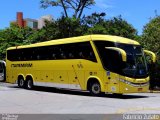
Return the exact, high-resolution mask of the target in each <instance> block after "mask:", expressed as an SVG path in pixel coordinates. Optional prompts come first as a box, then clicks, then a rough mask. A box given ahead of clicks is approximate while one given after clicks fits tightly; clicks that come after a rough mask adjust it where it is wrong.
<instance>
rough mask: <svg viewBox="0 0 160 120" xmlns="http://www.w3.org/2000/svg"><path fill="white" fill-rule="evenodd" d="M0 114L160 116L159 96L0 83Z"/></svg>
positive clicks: (157, 94)
mask: <svg viewBox="0 0 160 120" xmlns="http://www.w3.org/2000/svg"><path fill="white" fill-rule="evenodd" d="M0 113H9V114H12V113H14V114H15V113H16V114H124V113H125V114H128V113H143V114H144V113H145V114H146V113H148V114H151V113H152V114H160V93H140V94H127V95H123V96H117V95H112V94H108V95H103V96H100V97H93V96H90V95H89V93H87V92H78V91H67V90H58V89H54V88H44V87H36V88H35V89H34V90H25V89H20V88H18V87H17V85H12V84H8V83H0Z"/></svg>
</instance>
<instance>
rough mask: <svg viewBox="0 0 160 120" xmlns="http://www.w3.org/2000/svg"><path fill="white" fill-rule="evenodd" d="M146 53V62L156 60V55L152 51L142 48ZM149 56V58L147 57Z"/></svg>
mask: <svg viewBox="0 0 160 120" xmlns="http://www.w3.org/2000/svg"><path fill="white" fill-rule="evenodd" d="M143 51H144V53H145V54H146V57H147V56H148V59H147V62H148V63H155V62H156V55H155V53H153V52H152V51H149V50H143ZM149 57H150V58H149Z"/></svg>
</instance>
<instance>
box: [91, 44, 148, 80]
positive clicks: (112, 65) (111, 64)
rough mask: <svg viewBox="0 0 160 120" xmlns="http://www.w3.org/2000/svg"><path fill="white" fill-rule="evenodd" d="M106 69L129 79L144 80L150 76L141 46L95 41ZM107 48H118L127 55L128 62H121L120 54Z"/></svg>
mask: <svg viewBox="0 0 160 120" xmlns="http://www.w3.org/2000/svg"><path fill="white" fill-rule="evenodd" d="M94 44H95V46H96V49H97V51H98V54H99V56H100V59H101V62H102V64H103V67H104V69H106V70H107V71H112V72H114V73H118V74H121V75H124V76H127V77H134V78H142V77H147V76H148V70H147V65H146V60H145V57H144V53H143V50H142V48H141V46H140V45H131V44H122V43H114V42H110V41H94ZM105 47H118V48H121V49H123V50H124V51H125V52H126V53H127V62H121V60H120V59H119V57H118V56H119V55H118V53H117V54H116V52H115V51H111V50H107V49H105Z"/></svg>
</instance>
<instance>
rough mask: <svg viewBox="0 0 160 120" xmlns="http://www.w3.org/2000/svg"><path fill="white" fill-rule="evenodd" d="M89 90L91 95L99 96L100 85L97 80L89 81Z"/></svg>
mask: <svg viewBox="0 0 160 120" xmlns="http://www.w3.org/2000/svg"><path fill="white" fill-rule="evenodd" d="M89 91H90V93H91V95H93V96H99V95H100V94H101V87H100V84H99V83H98V82H93V83H92V82H91V83H90V86H89Z"/></svg>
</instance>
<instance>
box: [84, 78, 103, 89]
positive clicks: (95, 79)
mask: <svg viewBox="0 0 160 120" xmlns="http://www.w3.org/2000/svg"><path fill="white" fill-rule="evenodd" d="M90 82H98V83H99V84H100V87H101V92H102V91H104V87H103V83H102V81H101V80H100V79H99V78H98V77H94V76H92V77H89V78H88V80H87V84H86V90H89V84H90Z"/></svg>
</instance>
